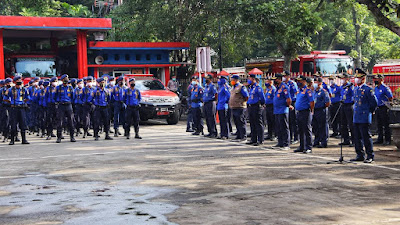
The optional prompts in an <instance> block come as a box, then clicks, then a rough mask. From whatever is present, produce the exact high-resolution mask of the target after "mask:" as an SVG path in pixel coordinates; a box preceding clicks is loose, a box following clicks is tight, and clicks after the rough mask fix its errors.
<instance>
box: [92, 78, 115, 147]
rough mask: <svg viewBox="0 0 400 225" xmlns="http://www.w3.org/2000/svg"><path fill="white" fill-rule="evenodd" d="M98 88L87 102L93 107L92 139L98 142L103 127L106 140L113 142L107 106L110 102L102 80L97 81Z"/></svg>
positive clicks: (109, 96)
mask: <svg viewBox="0 0 400 225" xmlns="http://www.w3.org/2000/svg"><path fill="white" fill-rule="evenodd" d="M97 83H98V87H97V88H96V89H95V90H94V91H93V92H92V94H91V95H90V97H89V99H88V102H91V103H93V105H94V106H95V110H94V115H93V128H94V138H95V140H96V141H98V140H99V131H100V127H101V125H103V126H104V131H105V133H106V137H105V139H106V140H113V138H111V137H110V119H109V110H108V104H109V102H110V101H111V94H110V91H109V90H108V89H107V88H106V87H105V86H106V85H105V80H104V78H99V79H97Z"/></svg>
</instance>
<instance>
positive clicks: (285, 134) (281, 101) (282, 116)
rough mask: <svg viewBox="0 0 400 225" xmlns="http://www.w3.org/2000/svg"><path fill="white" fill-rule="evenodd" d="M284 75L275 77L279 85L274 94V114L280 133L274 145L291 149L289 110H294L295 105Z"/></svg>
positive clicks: (276, 83) (275, 82) (275, 81)
mask: <svg viewBox="0 0 400 225" xmlns="http://www.w3.org/2000/svg"><path fill="white" fill-rule="evenodd" d="M282 77H283V76H282V74H279V73H278V74H276V75H275V77H273V80H274V84H275V86H276V87H277V88H276V93H275V96H274V114H275V119H276V128H277V133H278V144H277V145H276V146H274V147H278V148H281V150H289V149H290V148H289V144H290V130H289V110H293V109H294V107H293V106H292V105H291V104H292V100H291V98H290V93H289V87H288V86H287V85H286V84H285V83H284V82H283V81H282Z"/></svg>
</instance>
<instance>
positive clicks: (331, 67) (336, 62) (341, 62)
mask: <svg viewBox="0 0 400 225" xmlns="http://www.w3.org/2000/svg"><path fill="white" fill-rule="evenodd" d="M315 62H316V65H317V72H320V73H322V74H335V73H342V72H347V71H348V70H349V69H351V68H352V67H353V61H352V60H351V58H347V59H346V58H336V59H335V58H331V59H316V60H315Z"/></svg>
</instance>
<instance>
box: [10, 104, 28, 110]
mask: <svg viewBox="0 0 400 225" xmlns="http://www.w3.org/2000/svg"><path fill="white" fill-rule="evenodd" d="M11 108H17V109H22V108H25V105H11Z"/></svg>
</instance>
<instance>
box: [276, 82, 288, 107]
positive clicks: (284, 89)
mask: <svg viewBox="0 0 400 225" xmlns="http://www.w3.org/2000/svg"><path fill="white" fill-rule="evenodd" d="M287 99H290V94H289V88H288V86H287V85H286V84H285V83H284V82H282V83H281V84H280V85H279V87H278V88H277V90H276V92H275V96H274V114H285V113H289V106H288V105H287V102H286V100H287Z"/></svg>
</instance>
